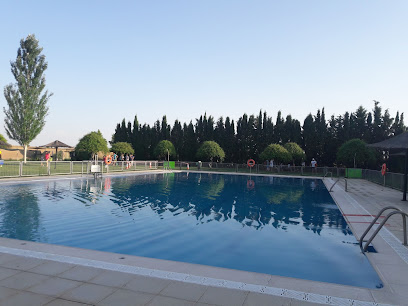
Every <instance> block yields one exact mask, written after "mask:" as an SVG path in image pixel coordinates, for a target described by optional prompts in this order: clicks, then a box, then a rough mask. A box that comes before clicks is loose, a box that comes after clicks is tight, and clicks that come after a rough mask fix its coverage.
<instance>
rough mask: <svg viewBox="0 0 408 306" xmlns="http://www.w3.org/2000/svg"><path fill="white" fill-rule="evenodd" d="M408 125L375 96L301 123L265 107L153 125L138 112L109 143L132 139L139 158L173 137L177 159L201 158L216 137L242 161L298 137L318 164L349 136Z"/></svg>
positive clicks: (385, 133) (375, 136)
mask: <svg viewBox="0 0 408 306" xmlns="http://www.w3.org/2000/svg"><path fill="white" fill-rule="evenodd" d="M406 130H407V128H406V126H405V125H404V114H403V113H401V114H400V113H399V112H398V111H397V113H396V115H395V117H391V115H390V113H389V111H388V109H386V110H385V111H383V109H382V107H381V106H380V102H378V101H374V107H373V109H372V110H371V111H368V110H366V109H365V108H364V107H362V106H360V107H358V108H357V110H356V111H354V112H345V113H344V114H343V115H338V116H335V115H332V116H331V117H330V119H328V120H326V115H325V111H324V108H322V109H321V110H320V109H318V110H317V112H316V114H315V115H312V114H309V115H308V116H307V117H306V118H305V119H304V121H303V125H302V124H301V122H300V121H299V120H297V119H294V118H292V116H291V115H287V116H286V118H284V117H283V116H282V113H281V111H279V112H278V114H277V116H276V120H274V119H273V118H272V117H271V116H269V115H268V114H267V112H266V111H264V112H262V111H259V113H258V115H249V116H248V115H247V114H243V115H242V116H241V117H240V118H239V119H238V120H237V121H234V120H233V119H231V118H230V117H225V119H224V117H220V118H219V119H218V120H215V119H214V117H213V116H211V115H209V116H208V115H207V114H206V113H205V114H204V115H201V116H200V118H198V119H196V120H195V122H194V123H193V121H192V120H191V121H190V122H189V123H181V122H180V121H179V120H175V122H174V124H173V125H172V126H171V125H170V124H169V123H168V121H167V117H166V116H163V117H162V120H161V121H160V120H157V121H156V122H155V123H154V124H153V125H152V126H150V125H149V124H147V123H144V124H140V123H139V121H138V118H137V115H136V116H135V118H134V120H133V123H132V122H130V121H128V122H126V120H125V119H123V120H122V122H120V123H118V124H117V125H116V129H115V132H114V134H113V135H112V140H111V144H114V143H117V142H128V143H130V144H131V145H132V147H133V148H134V152H135V158H136V159H140V160H148V159H154V158H156V156H155V155H154V149H155V147H156V145H157V144H158V143H159V141H161V140H169V141H171V142H172V143H173V145H174V147H175V149H176V152H177V157H176V159H178V160H185V161H194V160H197V157H196V152H197V150H198V148H199V146H200V145H201V144H202V143H203V142H204V141H215V142H217V143H218V144H219V145H220V146H221V147H222V149H223V150H224V151H225V159H224V161H225V162H235V163H244V162H246V161H247V160H248V159H250V158H253V159H255V160H257V161H258V162H259V161H261V156H260V155H261V153H262V152H263V150H264V149H265V148H266V147H267V146H268V145H270V144H272V143H275V144H282V145H283V144H286V143H289V142H293V143H297V144H299V145H300V146H301V148H302V149H303V150H304V152H305V154H306V159H307V160H310V159H312V158H315V159H316V160H318V162H319V164H320V165H327V166H331V165H333V164H335V163H336V153H337V151H338V149H339V148H340V146H341V145H342V144H343V143H345V142H346V141H348V140H351V139H355V138H358V139H361V140H363V141H365V142H367V143H374V142H378V141H382V140H385V139H388V138H390V137H392V136H395V135H398V134H401V133H403V132H405V131H406Z"/></svg>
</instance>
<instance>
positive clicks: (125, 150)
mask: <svg viewBox="0 0 408 306" xmlns="http://www.w3.org/2000/svg"><path fill="white" fill-rule="evenodd" d="M111 151H112V152H115V153H116V154H118V155H121V154H134V153H135V150H133V147H132V145H131V144H130V143H128V142H115V143H114V144H113V145H112V148H111Z"/></svg>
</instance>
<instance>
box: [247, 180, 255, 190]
mask: <svg viewBox="0 0 408 306" xmlns="http://www.w3.org/2000/svg"><path fill="white" fill-rule="evenodd" d="M254 187H255V182H254V181H253V180H247V188H248V189H254Z"/></svg>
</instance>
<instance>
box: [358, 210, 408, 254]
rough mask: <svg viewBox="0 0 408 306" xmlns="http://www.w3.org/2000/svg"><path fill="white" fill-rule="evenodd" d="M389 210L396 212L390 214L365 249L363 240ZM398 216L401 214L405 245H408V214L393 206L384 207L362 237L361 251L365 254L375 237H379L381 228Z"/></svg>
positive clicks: (368, 241)
mask: <svg viewBox="0 0 408 306" xmlns="http://www.w3.org/2000/svg"><path fill="white" fill-rule="evenodd" d="M388 209H393V210H394V211H392V212H390V213H389V214H388V215H387V216H386V217H385V218H384V220H383V221H382V222H381V223H380V225H379V226H378V227H377V229H376V230H375V232H374V233H373V234H372V235H371V237H370V239H368V240H367V242H366V244H365V246H364V247H363V242H364V241H363V239H364V237H365V236H366V235H367V234H368V232H369V231H370V230H371V228H372V227H373V226H374V224H375V223H376V221H377V220H378V218H380V216H381V215H382V213H383V212H384V211H386V210H388ZM396 214H400V215H401V216H402V224H403V231H404V243H403V244H404V245H407V222H406V217H408V214H407V213H405V212H403V211H402V210H400V209H399V208H397V207H393V206H387V207H384V208H383V209H382V210H381V211H380V212H379V213H378V214H377V216H376V217H375V218H374V220H373V221H372V222H371V223H370V225H369V226H368V227H367V229H366V230H365V232H364V234H363V235H362V236H361V237H360V241H359V244H360V249H361V251H362V252H363V253H364V252H365V251H367V248H368V246H369V244H370V243H371V242H372V241H373V239H374V238H375V236H377V234H378V232H379V231H380V230H381V228H382V227H383V226H384V224H385V223H386V222H387V221H388V219H389V218H390V217H391V216H393V215H396Z"/></svg>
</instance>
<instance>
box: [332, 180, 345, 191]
mask: <svg viewBox="0 0 408 306" xmlns="http://www.w3.org/2000/svg"><path fill="white" fill-rule="evenodd" d="M343 178H344V182H345V183H346V184H345V186H344V191H346V192H347V179H346V178H345V177H343ZM341 179H342V178H341V177H339V178H338V179H337V181H335V182H334V184H333V185H332V186H331V187H330V190H329V192H332V189H333V187H334V186H335V185H336V184H337V183H338V182H339V181H340V180H341Z"/></svg>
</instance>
